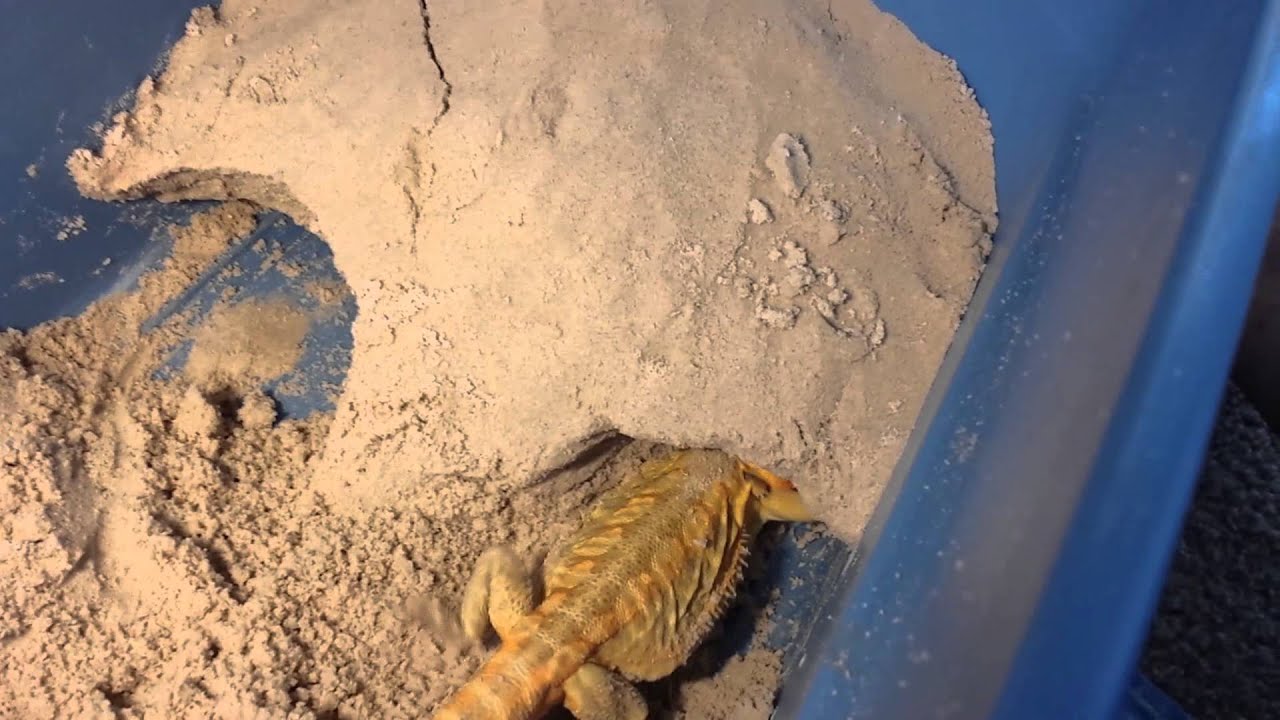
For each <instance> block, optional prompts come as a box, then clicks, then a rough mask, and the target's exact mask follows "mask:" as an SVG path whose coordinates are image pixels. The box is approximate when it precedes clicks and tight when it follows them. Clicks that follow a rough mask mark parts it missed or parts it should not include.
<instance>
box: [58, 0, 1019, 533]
mask: <svg viewBox="0 0 1280 720" xmlns="http://www.w3.org/2000/svg"><path fill="white" fill-rule="evenodd" d="M832 7H833V10H832V12H834V17H836V18H837V22H836V23H835V24H834V25H833V24H832V22H831V20H830V19H829V18H828V17H827V9H826V8H822V9H820V10H819V9H817V8H810V7H808V6H805V5H794V4H789V3H780V2H773V1H766V0H759V1H757V2H752V3H749V4H748V5H744V6H743V7H742V8H741V9H740V11H739V12H736V13H733V14H724V13H719V12H717V11H714V10H713V9H711V8H710V7H709V6H702V5H697V4H688V3H674V2H673V3H646V4H635V5H631V4H624V5H622V6H618V7H616V8H614V7H611V8H609V9H607V10H606V9H602V8H598V7H596V6H594V5H592V4H577V3H560V2H517V3H512V4H503V5H502V7H501V8H498V7H497V6H475V5H474V4H470V3H460V2H441V1H439V0H435V1H433V2H431V3H429V5H428V6H426V7H424V6H421V5H418V4H417V3H414V2H408V1H402V2H390V3H377V4H360V3H345V2H326V1H325V0H306V1H302V0H276V1H275V2H254V3H248V2H239V1H237V0H228V2H226V3H225V4H224V5H223V6H222V7H221V8H220V9H219V11H218V13H217V14H216V15H215V14H214V13H212V12H203V13H198V14H197V15H196V16H195V17H194V18H193V20H192V23H191V24H190V27H189V32H188V34H187V37H186V38H184V39H183V41H182V42H180V43H179V44H178V46H177V47H176V48H175V49H174V52H173V54H172V58H171V61H170V64H169V67H168V69H167V70H166V71H165V73H164V74H163V75H161V76H160V77H159V78H157V79H155V80H148V81H147V82H145V83H144V84H143V86H142V87H141V88H140V90H139V92H138V102H137V106H136V107H135V109H134V110H133V112H132V113H131V114H130V115H127V116H121V117H120V118H118V122H117V123H116V125H115V126H114V127H113V128H112V129H111V130H110V131H109V132H108V134H107V136H106V138H105V142H104V147H103V149H102V151H101V153H100V154H94V153H91V152H88V151H85V152H82V153H78V154H77V155H76V156H75V157H73V158H72V160H71V162H70V166H71V169H72V171H73V173H74V175H75V177H76V179H77V181H78V182H79V184H80V187H81V188H82V190H84V191H85V192H86V193H88V194H91V195H93V196H96V197H102V198H120V197H137V196H141V195H147V194H159V195H160V196H161V197H167V198H192V197H206V198H220V197H228V196H233V197H243V198H248V199H251V200H253V201H255V202H258V203H260V204H263V205H266V206H270V207H276V208H280V209H282V210H285V211H287V212H290V213H292V214H293V215H294V217H295V218H298V219H299V220H301V221H303V222H304V223H306V224H307V225H308V226H309V227H310V228H312V229H313V230H315V231H316V232H318V233H319V234H320V235H322V236H323V237H324V238H325V239H326V240H328V241H329V243H330V244H331V245H332V246H333V249H334V253H335V258H336V263H337V266H338V268H339V269H340V270H341V271H342V273H343V274H344V275H345V276H346V278H347V280H348V282H349V283H350V285H351V287H352V289H353V290H354V291H355V293H356V296H357V300H358V304H359V316H358V318H357V320H356V322H355V328H354V335H355V343H356V345H355V353H354V358H353V361H352V366H351V370H350V374H349V378H348V383H347V386H346V388H345V390H344V392H343V395H342V397H341V398H340V400H339V402H338V411H337V414H336V416H335V418H334V423H333V429H332V431H331V434H330V436H329V439H328V441H327V442H326V446H325V449H324V457H325V462H324V463H323V464H322V466H321V468H320V470H319V474H318V476H317V478H316V484H317V487H319V488H322V489H323V490H324V491H325V492H327V493H329V494H330V496H331V497H342V498H344V499H345V500H348V501H350V500H360V501H363V502H365V503H366V504H370V503H372V504H378V503H383V502H387V501H390V500H393V499H395V498H397V497H402V496H403V495H404V494H405V491H406V489H407V488H411V487H413V486H415V485H416V484H418V483H421V482H432V481H436V480H437V479H438V480H443V479H445V478H458V477H461V478H470V479H471V480H472V482H470V483H469V486H470V487H471V488H472V492H471V493H470V494H469V495H467V494H466V493H463V494H460V495H458V496H456V499H457V502H456V503H440V504H438V505H436V506H435V507H433V508H432V509H431V511H432V512H435V513H438V514H440V515H441V516H448V515H451V514H455V513H472V512H476V511H477V510H478V509H479V508H478V507H477V506H476V505H473V504H472V503H479V504H480V505H483V504H484V502H483V501H482V498H492V497H494V496H497V495H502V494H505V493H510V492H514V491H517V490H518V489H519V488H521V487H524V486H527V485H528V484H529V483H531V482H533V481H536V479H537V478H538V477H540V476H541V475H542V474H544V473H545V472H546V471H548V470H549V469H551V468H554V467H556V466H557V465H558V464H561V463H563V462H564V461H565V460H567V459H568V458H570V457H572V456H573V454H574V453H575V452H577V451H578V450H579V449H581V448H582V447H583V446H584V445H585V444H586V443H588V442H589V441H591V440H592V439H595V438H598V437H600V436H601V435H603V434H607V433H611V432H621V433H624V434H626V435H629V436H633V437H639V438H647V439H653V440H660V441H664V442H669V443H673V444H681V445H714V446H719V447H723V448H725V449H727V450H730V451H733V452H739V453H743V454H745V455H748V456H750V457H753V458H756V459H757V460H758V461H760V462H764V463H769V464H771V465H773V466H776V467H778V468H779V469H780V470H782V471H784V472H787V473H790V474H792V475H794V476H796V478H797V480H798V481H799V482H801V483H802V484H804V486H805V487H807V488H811V489H812V491H813V492H814V493H815V494H816V495H818V496H820V497H822V498H823V502H822V505H823V507H825V508H827V516H826V518H825V519H826V520H828V521H829V522H830V524H831V526H832V527H833V528H834V529H835V530H836V531H838V532H839V533H840V534H842V535H843V536H845V537H847V538H853V537H856V535H857V533H858V531H859V529H860V528H861V525H862V523H863V522H864V521H865V518H866V517H867V515H868V514H869V512H870V510H871V508H872V506H873V505H874V501H875V498H876V497H877V496H878V492H877V489H878V488H879V487H881V486H882V484H883V482H884V480H885V478H886V477H887V475H888V472H889V469H890V468H891V466H892V464H893V461H894V460H895V459H896V457H897V454H898V453H899V451H900V449H901V446H902V443H903V442H904V441H905V438H906V436H907V434H908V432H909V431H910V428H911V425H912V422H913V420H914V416H915V413H916V412H917V410H918V408H919V405H920V402H921V400H922V398H923V395H924V391H925V390H926V389H927V386H928V383H929V380H930V378H931V377H932V374H933V372H934V370H935V368H936V367H937V364H938V362H939V361H940V359H941V355H942V352H943V350H944V349H945V347H946V345H947V343H948V341H949V339H950V335H951V332H952V331H953V330H954V328H955V326H956V324H957V322H958V319H959V317H960V314H961V313H962V311H963V308H964V307H965V305H966V303H967V302H968V299H969V295H970V293H971V292H972V288H973V284H974V282H975V280H976V278H977V276H978V274H979V272H980V270H981V267H982V262H983V258H984V256H985V252H986V248H987V242H988V241H987V238H988V234H989V232H990V230H991V229H992V227H993V225H994V201H993V195H994V191H993V186H992V180H991V177H992V168H991V156H990V147H991V145H990V143H991V141H990V136H989V134H988V131H987V129H986V121H985V117H984V116H983V114H982V112H981V110H980V109H979V108H978V106H977V105H976V103H974V101H973V99H972V94H971V93H970V91H969V90H968V89H967V88H966V87H965V86H964V85H963V83H962V82H961V81H960V78H959V76H958V74H957V73H956V72H955V70H954V68H953V67H952V66H951V65H950V64H949V63H948V62H947V61H946V60H945V59H943V58H941V57H939V56H937V55H936V54H934V53H932V52H930V51H928V50H927V49H926V48H924V47H923V46H920V45H919V44H918V43H916V42H915V41H914V40H913V39H911V38H910V37H909V35H908V34H907V33H906V31H905V30H904V29H903V28H902V26H901V25H899V24H898V23H897V22H896V21H894V20H892V19H891V18H889V17H888V16H885V15H883V14H881V13H879V12H878V11H876V10H875V9H874V8H872V7H871V6H870V5H869V4H866V3H863V2H845V3H837V4H835V5H833V6H832ZM428 11H429V15H428V14H427V12H428ZM853 28H856V29H857V31H856V32H854V31H853V30H852V29H853ZM446 76H447V78H448V82H446V81H445V80H444V78H445V77H446ZM908 118H909V119H908ZM780 133H788V134H790V135H791V136H794V139H795V141H796V142H799V143H803V147H804V149H805V152H807V155H808V157H807V161H808V164H809V165H810V166H811V167H810V168H806V170H807V173H808V175H809V178H808V186H807V187H806V188H805V189H804V191H803V192H799V191H798V190H796V189H795V188H789V187H779V186H777V185H776V184H775V183H774V182H773V177H772V175H771V173H770V172H768V171H767V170H766V167H765V166H766V163H765V158H766V156H767V154H768V152H769V148H770V146H771V144H772V143H774V141H775V138H777V137H778V136H779V135H780ZM753 197H759V198H762V199H763V200H764V201H766V202H768V203H769V206H770V207H771V208H773V209H774V211H775V213H776V214H777V215H778V220H777V222H774V223H771V224H769V225H761V226H755V225H751V224H749V223H748V222H746V220H745V217H744V210H743V209H744V208H745V207H746V204H747V202H748V201H749V200H750V199H751V198H753ZM829 201H838V202H839V203H840V204H841V206H844V207H849V208H850V217H849V218H848V219H847V220H845V221H844V227H843V228H842V229H841V230H840V232H841V233H843V234H842V235H838V236H837V239H839V238H840V237H843V238H844V239H840V240H839V242H835V243H831V242H830V238H828V242H822V243H820V242H819V240H820V239H821V238H822V237H823V236H824V233H825V234H828V235H829V233H830V231H829V230H826V229H824V228H825V227H826V226H829V225H831V221H830V219H829V218H827V219H824V218H823V217H822V216H823V213H822V212H821V211H820V210H821V207H823V205H822V204H823V203H826V202H829ZM815 210H818V211H817V212H815ZM828 215H829V213H828ZM777 237H785V238H786V239H789V240H792V241H794V242H797V243H799V244H800V245H802V246H804V247H807V248H808V249H809V252H810V253H811V254H812V255H814V256H815V257H814V263H815V265H818V266H821V267H827V268H830V269H831V270H832V271H833V272H834V273H836V274H837V275H838V276H839V277H840V278H842V279H848V281H849V282H850V284H854V283H856V284H857V285H858V286H859V287H862V288H865V290H866V291H868V292H869V293H872V294H874V296H875V297H877V298H879V310H878V320H879V321H880V322H881V324H882V327H883V330H881V331H880V332H881V333H882V334H883V336H882V338H881V340H879V341H877V343H876V344H875V347H874V350H875V352H874V353H872V354H870V355H867V349H868V341H867V340H865V339H864V338H863V337H861V336H854V337H851V336H850V334H849V333H844V332H837V331H835V330H834V329H835V328H839V327H844V325H836V324H833V321H831V320H830V319H829V318H824V317H822V315H821V314H820V313H819V312H818V311H816V310H814V309H812V308H810V307H809V306H807V305H806V304H802V303H794V304H793V303H790V302H789V301H788V302H782V303H778V302H774V301H773V299H772V293H773V292H774V291H773V290H771V289H770V287H771V285H772V282H773V278H772V277H771V276H770V268H768V267H763V266H764V265H766V264H767V259H766V258H764V257H763V256H762V255H763V252H765V251H764V250H762V248H763V246H765V245H767V244H768V243H769V241H771V240H773V239H774V238H777ZM741 278H747V280H748V281H749V282H751V283H753V284H755V285H757V286H759V287H762V288H765V290H764V293H765V295H764V296H761V295H759V294H756V295H755V299H754V300H753V299H751V298H747V299H743V298H740V297H739V294H740V293H739V292H737V290H736V289H735V287H734V284H735V282H736V281H738V280H740V279H741ZM761 297H765V298H766V300H767V301H768V302H765V300H761ZM784 300H785V299H784ZM765 306H767V309H772V310H774V311H777V312H782V313H784V314H786V315H789V316H793V318H794V326H789V327H778V328H777V329H770V328H768V327H764V328H762V326H761V323H760V322H758V320H757V318H758V316H759V308H760V307H765ZM775 306H777V307H775ZM792 307H794V308H796V309H795V310H794V311H793V310H791V309H790V308H792ZM873 325H874V323H873ZM855 335H856V334H855ZM864 355H866V356H867V357H865V358H862V359H861V360H859V358H860V357H862V356H864ZM854 361H857V364H856V365H851V363H853V362H854ZM890 407H897V408H901V409H900V410H899V411H898V412H896V413H891V412H890V411H889V408H890ZM347 504H350V503H347Z"/></svg>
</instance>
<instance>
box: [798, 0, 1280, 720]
mask: <svg viewBox="0 0 1280 720" xmlns="http://www.w3.org/2000/svg"><path fill="white" fill-rule="evenodd" d="M882 6H883V7H885V8H886V9H887V10H889V11H890V12H893V13H895V14H897V15H898V16H899V17H900V18H902V19H903V20H904V21H905V22H906V23H907V24H908V25H909V26H910V27H911V28H912V29H913V30H914V31H915V32H916V33H917V34H918V35H919V36H920V37H921V38H922V39H924V40H925V41H927V42H929V43H930V44H932V45H933V46H934V47H936V48H938V49H939V50H941V51H942V52H945V53H947V54H949V55H951V56H953V57H954V58H955V59H956V61H957V62H958V64H959V67H960V69H961V71H962V72H963V73H964V74H965V75H966V77H967V78H968V80H969V81H970V83H971V84H972V85H973V86H974V88H975V89H976V91H977V94H978V99H979V101H980V103H981V104H982V105H983V106H984V107H986V108H987V110H988V111H989V113H990V115H991V120H992V125H993V131H994V135H995V139H996V147H995V152H996V170H997V172H996V178H997V188H998V196H999V201H1000V210H1001V226H1000V230H999V235H998V237H997V245H996V247H997V250H996V253H995V257H994V259H993V263H992V266H991V268H990V269H989V270H988V272H987V274H986V276H984V278H983V281H982V283H981V285H980V288H979V292H978V296H977V298H976V299H975V303H974V305H973V307H972V309H971V311H970V312H971V315H970V317H969V318H968V320H967V321H966V323H965V325H964V327H962V329H961V332H960V335H959V336H958V338H957V341H956V343H955V345H954V346H953V348H952V351H951V353H950V354H949V355H948V357H947V359H946V361H945V363H944V367H943V369H942V371H941V373H940V374H939V376H938V378H937V380H936V381H935V385H934V387H933V389H932V391H931V395H930V399H929V402H928V404H927V406H926V409H925V411H924V415H923V416H922V418H921V423H920V425H919V426H918V427H917V432H916V433H915V435H914V436H913V437H912V439H911V442H910V445H909V447H908V450H907V452H906V453H905V454H904V457H903V458H902V460H901V461H900V463H899V468H898V472H897V476H896V477H895V486H894V488H893V489H892V490H891V494H890V495H888V496H886V498H885V500H884V501H883V502H882V503H881V507H880V511H879V513H878V514H877V517H876V519H875V524H874V526H873V528H872V532H871V533H870V534H869V536H868V538H867V539H866V543H865V546H866V548H868V549H869V550H870V552H869V554H868V555H867V557H866V559H865V561H864V562H863V563H861V564H860V565H859V566H857V567H854V568H850V569H848V570H847V571H846V572H845V574H844V577H843V578H842V579H841V581H839V582H838V583H837V586H838V588H839V589H838V590H836V591H835V592H833V593H832V596H831V597H830V598H829V599H828V602H827V604H826V608H825V609H824V611H822V612H820V613H819V615H818V617H819V619H820V621H819V624H818V625H817V626H816V627H815V628H814V630H813V632H812V634H811V636H810V641H809V643H808V645H807V647H806V654H805V657H804V659H803V662H801V663H798V667H797V668H796V669H795V671H794V672H792V673H791V676H790V677H789V679H788V682H787V686H786V689H785V691H784V697H783V702H782V706H781V708H780V710H779V713H778V715H779V716H780V717H804V718H814V719H817V718H843V717H856V718H988V717H994V718H1010V719H1013V718H1019V719H1021V718H1106V717H1114V716H1116V715H1117V714H1118V713H1124V716H1125V717H1141V716H1143V715H1142V714H1141V713H1142V712H1143V711H1142V709H1141V708H1135V707H1132V706H1125V705H1123V704H1122V701H1123V699H1124V697H1125V690H1126V688H1127V687H1128V686H1129V683H1130V676H1131V673H1132V670H1133V666H1134V663H1135V660H1136V658H1137V654H1138V652H1139V649H1140V647H1141V643H1142V641H1143V639H1144V637H1145V634H1146V628H1147V623H1148V621H1149V618H1150V615H1151V613H1152V610H1153V607H1154V604H1155V602H1156V600H1157V598H1158V594H1159V589H1160V586H1161V583H1162V580H1163V576H1164V573H1165V570H1166V566H1167V563H1168V559H1169V557H1170V554H1171V550H1172V547H1173V544H1174V542H1175V541H1176V536H1177V532H1178V528H1179V526H1180V523H1181V518H1182V516H1183V513H1184V511H1185V509H1186V505H1187V503H1188V502H1189V498H1190V496H1191V494H1192V490H1193V486H1194V483H1195V478H1196V476H1197V474H1198V469H1199V464H1200V460H1201V457H1202V454H1203V451H1204V447H1205V444H1206V440H1207V436H1208V432H1209V430H1210V428H1211V425H1212V422H1213V418H1214V414H1215V411H1216V408H1217V405H1218V402H1219V400H1220V396H1221V392H1222V388H1223V385H1224V382H1225V379H1226V375H1227V372H1228V368H1229V363H1230V361H1231V356H1232V353H1233V348H1234V345H1235V342H1236V340H1237V339H1238V334H1239V332H1240V327H1241V323H1242V319H1243V316H1244V312H1245V307H1246V303H1247V300H1248V297H1249V294H1250V289H1251V284H1252V280H1253V277H1254V274H1255V273H1256V270H1257V265H1258V262H1259V260H1260V257H1261V253H1262V248H1263V244H1264V241H1265V236H1266V228H1267V224H1268V222H1269V220H1270V218H1271V215H1272V211H1273V208H1274V203H1275V199H1276V193H1277V189H1278V186H1277V173H1278V172H1280V165H1278V164H1277V163H1276V162H1275V160H1276V158H1277V157H1280V155H1277V152H1276V150H1277V134H1278V133H1280V57H1278V56H1277V47H1276V41H1277V38H1278V37H1280V36H1278V32H1280V24H1278V23H1280V19H1278V17H1277V10H1276V8H1275V6H1274V4H1273V3H1268V2H1260V1H1255V2H1232V3H1204V2H1193V1H1187V2H1182V1H1178V0H1164V1H1161V2H1123V3H1122V2H1114V1H1113V0H1087V1H1085V2H1080V1H1079V0H1077V2H1072V3H1058V2H1028V1H1025V0H1009V1H1007V2H997V1H994V0H985V1H982V0H980V1H975V2H963V3H962V2H924V1H923V0H886V1H885V2H883V3H882ZM855 573H856V574H855ZM1149 709H1150V707H1149V706H1148V707H1147V710H1149Z"/></svg>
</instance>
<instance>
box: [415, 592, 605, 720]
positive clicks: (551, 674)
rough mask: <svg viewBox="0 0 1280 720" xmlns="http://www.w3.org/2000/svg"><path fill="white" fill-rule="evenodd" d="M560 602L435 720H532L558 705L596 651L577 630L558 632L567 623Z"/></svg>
mask: <svg viewBox="0 0 1280 720" xmlns="http://www.w3.org/2000/svg"><path fill="white" fill-rule="evenodd" d="M562 600H563V597H557V598H555V599H553V600H551V599H549V600H548V601H547V602H544V603H542V605H541V606H539V607H538V609H537V610H535V611H534V612H533V613H531V614H530V615H529V617H527V618H526V619H525V621H524V622H522V623H520V626H519V627H518V628H516V630H515V632H513V633H511V635H510V637H507V638H504V639H503V642H502V647H500V648H499V649H498V651H497V652H495V653H494V654H493V656H491V657H490V658H489V659H488V660H487V661H485V663H484V664H483V665H481V666H480V669H479V670H478V671H476V674H475V675H474V676H472V678H471V679H470V680H469V681H467V684H465V685H463V686H462V687H460V688H458V690H457V692H455V693H454V694H453V697H451V698H450V699H449V700H448V701H446V702H445V703H444V704H443V705H441V706H440V707H438V708H436V712H435V715H433V716H432V720H534V719H535V718H540V717H542V716H543V715H545V714H546V713H547V712H548V711H550V710H551V709H552V708H553V707H555V706H557V705H559V704H560V703H561V702H562V701H563V700H564V692H563V690H561V686H562V685H563V684H564V682H565V681H566V680H568V679H569V677H570V676H572V675H573V674H574V673H575V672H577V671H578V668H580V667H582V665H583V663H585V662H586V661H587V658H588V657H590V656H591V653H593V652H595V650H596V647H597V643H596V642H593V641H592V640H591V639H588V638H583V637H581V635H580V633H579V632H573V630H577V629H578V628H569V627H566V628H563V629H562V628H558V627H554V626H555V625H559V624H560V623H562V622H563V620H562V618H563V617H564V616H563V615H561V613H560V611H561V610H563V608H562V607H560V606H561V605H563V602H558V601H562ZM562 630H564V631H562ZM565 631H567V632H565ZM551 638H554V640H551Z"/></svg>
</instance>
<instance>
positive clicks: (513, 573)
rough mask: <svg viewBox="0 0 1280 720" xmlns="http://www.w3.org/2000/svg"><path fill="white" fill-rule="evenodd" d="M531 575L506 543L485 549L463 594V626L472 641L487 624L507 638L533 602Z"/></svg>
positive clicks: (483, 633)
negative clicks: (503, 545)
mask: <svg viewBox="0 0 1280 720" xmlns="http://www.w3.org/2000/svg"><path fill="white" fill-rule="evenodd" d="M536 600H537V599H536V598H535V597H534V592H533V578H532V577H530V575H529V571H528V570H527V569H526V568H525V566H524V563H522V562H520V558H518V557H517V556H516V554H515V553H514V552H513V551H512V550H511V548H508V547H494V548H490V549H488V550H486V551H485V552H484V554H483V555H481V556H480V559H479V560H477V561H476V569H475V572H474V574H472V576H471V581H470V582H469V583H468V584H467V589H466V592H464V593H463V595H462V611H461V616H462V629H463V632H465V633H466V635H467V637H468V638H470V639H471V640H474V641H477V642H478V641H480V640H483V639H484V636H485V633H486V631H487V630H488V629H489V626H490V624H492V625H493V628H494V629H495V630H497V631H498V637H500V638H506V637H507V636H508V635H510V634H511V632H512V630H513V629H515V627H516V625H517V624H518V623H519V622H520V621H521V620H523V619H524V617H525V616H526V615H528V614H529V613H530V612H533V608H534V606H535V605H536Z"/></svg>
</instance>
